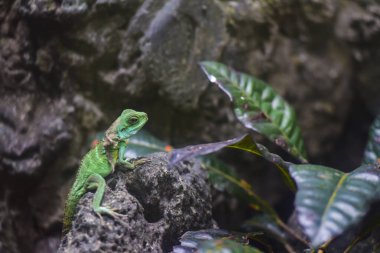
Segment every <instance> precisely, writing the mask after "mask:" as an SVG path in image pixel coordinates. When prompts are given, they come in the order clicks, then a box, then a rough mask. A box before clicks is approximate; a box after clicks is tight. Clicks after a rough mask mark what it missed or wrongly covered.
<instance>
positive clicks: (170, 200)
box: [58, 153, 213, 253]
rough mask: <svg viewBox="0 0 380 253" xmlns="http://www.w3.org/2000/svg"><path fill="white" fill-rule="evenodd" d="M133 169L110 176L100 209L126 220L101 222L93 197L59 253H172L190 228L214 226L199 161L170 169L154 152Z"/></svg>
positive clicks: (87, 198) (80, 211)
mask: <svg viewBox="0 0 380 253" xmlns="http://www.w3.org/2000/svg"><path fill="white" fill-rule="evenodd" d="M144 159H146V162H145V163H144V164H142V165H140V166H138V167H137V168H136V169H135V170H131V171H126V172H122V171H119V170H118V169H120V168H118V169H117V170H118V171H117V172H116V173H114V174H112V175H111V176H109V178H108V180H107V183H108V185H109V187H110V188H108V189H107V190H106V192H105V197H104V200H103V203H102V205H103V206H107V207H111V208H115V209H117V212H118V213H120V214H123V215H124V216H123V217H121V218H120V219H116V220H115V219H113V218H111V217H108V216H104V217H102V219H100V218H99V216H98V215H96V214H95V213H94V212H93V210H92V200H93V193H87V194H86V195H85V196H84V197H83V198H82V199H81V201H80V203H79V205H78V207H77V214H76V215H75V218H74V221H73V226H72V230H71V231H70V232H69V233H68V234H67V235H66V236H65V237H64V238H63V240H62V243H61V246H60V249H59V250H58V252H61V253H63V252H67V253H75V252H136V253H137V252H138V253H140V252H169V251H171V249H172V246H173V245H175V244H177V243H178V239H179V237H180V236H181V235H182V234H183V233H184V232H186V231H188V230H198V229H202V228H212V227H213V221H212V213H211V208H212V206H211V193H210V188H209V185H208V184H207V183H206V178H207V175H206V173H205V171H204V170H203V169H202V168H201V167H200V163H199V161H196V160H192V161H186V162H183V163H181V164H179V165H177V166H174V167H171V168H169V167H168V160H167V154H165V153H155V154H152V155H151V156H149V157H147V158H144Z"/></svg>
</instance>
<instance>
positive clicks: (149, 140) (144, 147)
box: [125, 130, 173, 158]
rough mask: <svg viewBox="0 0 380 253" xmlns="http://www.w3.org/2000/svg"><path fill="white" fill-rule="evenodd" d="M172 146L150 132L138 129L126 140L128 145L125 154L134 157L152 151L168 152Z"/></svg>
mask: <svg viewBox="0 0 380 253" xmlns="http://www.w3.org/2000/svg"><path fill="white" fill-rule="evenodd" d="M172 149H173V147H172V146H170V145H168V144H166V143H165V142H163V141H160V140H159V139H157V138H156V137H154V136H153V135H151V134H150V133H148V132H146V131H144V130H140V131H139V132H138V133H137V134H135V135H133V136H132V137H131V138H130V139H129V140H128V146H127V149H126V151H125V156H126V157H129V158H134V157H138V156H144V155H148V154H151V153H154V152H169V151H171V150H172Z"/></svg>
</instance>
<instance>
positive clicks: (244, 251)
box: [197, 240, 262, 253]
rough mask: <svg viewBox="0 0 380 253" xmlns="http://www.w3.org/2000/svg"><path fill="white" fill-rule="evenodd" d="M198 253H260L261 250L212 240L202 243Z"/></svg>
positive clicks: (231, 242) (227, 241) (229, 241)
mask: <svg viewBox="0 0 380 253" xmlns="http://www.w3.org/2000/svg"><path fill="white" fill-rule="evenodd" d="M197 252H199V253H262V251H261V250H259V249H257V248H254V247H251V246H248V245H244V244H241V243H238V242H235V241H231V240H213V241H204V242H202V243H201V244H200V245H199V247H198V250H197Z"/></svg>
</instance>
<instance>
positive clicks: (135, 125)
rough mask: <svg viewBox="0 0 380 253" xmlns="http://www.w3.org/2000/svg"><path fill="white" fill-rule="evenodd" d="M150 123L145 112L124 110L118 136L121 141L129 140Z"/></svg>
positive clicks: (117, 132) (117, 130)
mask: <svg viewBox="0 0 380 253" xmlns="http://www.w3.org/2000/svg"><path fill="white" fill-rule="evenodd" d="M147 121H148V115H147V114H146V113H145V112H136V111H134V110H131V109H126V110H124V111H123V112H122V113H121V115H120V116H119V118H118V123H119V124H118V125H117V126H116V135H117V137H118V138H119V139H128V138H129V137H131V136H132V135H134V134H135V133H137V132H138V131H139V130H140V129H141V128H142V127H143V126H144V125H145V123H146V122H147Z"/></svg>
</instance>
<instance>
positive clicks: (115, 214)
mask: <svg viewBox="0 0 380 253" xmlns="http://www.w3.org/2000/svg"><path fill="white" fill-rule="evenodd" d="M117 210H118V209H116V208H107V207H104V206H101V207H99V208H98V209H97V210H94V211H95V213H96V214H97V215H98V216H99V218H100V220H101V224H102V225H104V219H103V217H102V214H107V215H109V216H111V217H112V218H113V219H115V220H117V221H119V222H120V223H121V224H123V225H124V226H126V225H127V223H125V222H124V221H122V219H121V218H122V217H126V216H127V215H125V214H121V213H118V212H116V211H117Z"/></svg>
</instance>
